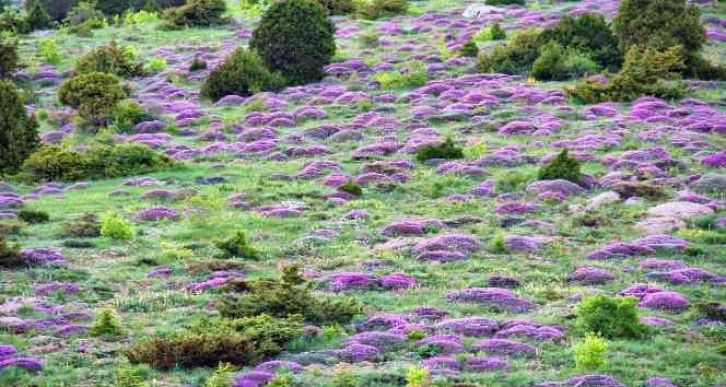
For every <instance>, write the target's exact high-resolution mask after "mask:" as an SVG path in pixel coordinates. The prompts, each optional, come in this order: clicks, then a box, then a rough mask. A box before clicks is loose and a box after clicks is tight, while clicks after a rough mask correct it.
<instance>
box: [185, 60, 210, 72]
mask: <svg viewBox="0 0 726 387" xmlns="http://www.w3.org/2000/svg"><path fill="white" fill-rule="evenodd" d="M206 69H207V62H206V61H204V60H202V59H199V57H198V56H195V57H194V60H193V61H192V63H191V64H190V65H189V71H191V72H194V71H201V70H206Z"/></svg>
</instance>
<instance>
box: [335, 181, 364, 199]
mask: <svg viewBox="0 0 726 387" xmlns="http://www.w3.org/2000/svg"><path fill="white" fill-rule="evenodd" d="M338 191H341V192H346V193H349V194H351V195H353V196H361V195H363V188H362V187H361V186H360V184H356V183H355V182H354V181H352V180H348V181H346V182H345V183H343V184H342V185H341V186H340V187H338Z"/></svg>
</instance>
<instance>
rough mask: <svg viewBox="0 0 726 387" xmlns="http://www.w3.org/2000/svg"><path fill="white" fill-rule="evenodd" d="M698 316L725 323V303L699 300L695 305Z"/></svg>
mask: <svg viewBox="0 0 726 387" xmlns="http://www.w3.org/2000/svg"><path fill="white" fill-rule="evenodd" d="M695 311H696V314H697V315H698V316H702V317H705V318H709V319H713V320H716V321H719V322H722V323H726V305H724V304H722V303H720V302H717V301H701V302H698V303H697V304H696V305H695Z"/></svg>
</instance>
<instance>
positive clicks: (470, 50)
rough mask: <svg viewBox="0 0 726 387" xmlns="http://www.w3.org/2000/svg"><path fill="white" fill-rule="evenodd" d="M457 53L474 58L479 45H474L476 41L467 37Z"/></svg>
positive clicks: (477, 53) (477, 52)
mask: <svg viewBox="0 0 726 387" xmlns="http://www.w3.org/2000/svg"><path fill="white" fill-rule="evenodd" d="M459 54H461V56H467V57H470V58H476V57H477V55H479V46H477V45H476V42H475V41H474V40H473V39H469V41H468V42H466V43H465V44H464V46H462V47H461V50H459Z"/></svg>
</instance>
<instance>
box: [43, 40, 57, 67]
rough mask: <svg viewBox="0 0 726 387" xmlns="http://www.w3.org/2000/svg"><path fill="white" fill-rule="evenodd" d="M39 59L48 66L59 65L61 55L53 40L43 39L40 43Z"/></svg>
mask: <svg viewBox="0 0 726 387" xmlns="http://www.w3.org/2000/svg"><path fill="white" fill-rule="evenodd" d="M40 57H41V58H43V60H45V61H46V62H47V63H50V64H58V63H60V61H61V55H60V51H59V50H58V44H57V43H56V41H55V40H53V39H43V40H41V41H40Z"/></svg>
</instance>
